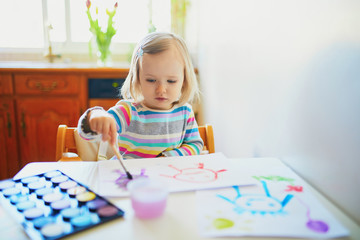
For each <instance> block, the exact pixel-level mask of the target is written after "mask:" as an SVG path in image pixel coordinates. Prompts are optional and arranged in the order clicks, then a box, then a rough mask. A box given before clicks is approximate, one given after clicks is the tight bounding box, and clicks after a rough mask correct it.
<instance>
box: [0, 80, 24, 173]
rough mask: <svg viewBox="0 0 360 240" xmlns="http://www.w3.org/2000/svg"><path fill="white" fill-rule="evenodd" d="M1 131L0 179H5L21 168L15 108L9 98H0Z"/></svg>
mask: <svg viewBox="0 0 360 240" xmlns="http://www.w3.org/2000/svg"><path fill="white" fill-rule="evenodd" d="M0 78H1V76H0ZM0 81H1V79H0ZM0 133H1V134H0V179H4V178H8V177H11V176H14V175H15V174H16V173H17V172H18V171H19V169H20V163H19V161H18V148H17V147H18V146H17V136H16V121H15V108H14V102H13V100H11V99H9V98H1V99H0Z"/></svg>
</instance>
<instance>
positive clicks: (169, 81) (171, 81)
mask: <svg viewBox="0 0 360 240" xmlns="http://www.w3.org/2000/svg"><path fill="white" fill-rule="evenodd" d="M167 81H168V83H176V80H167Z"/></svg>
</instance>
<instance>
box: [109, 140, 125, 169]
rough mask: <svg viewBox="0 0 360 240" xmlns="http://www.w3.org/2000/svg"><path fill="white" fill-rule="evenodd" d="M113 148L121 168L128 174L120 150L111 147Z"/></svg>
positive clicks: (113, 146)
mask: <svg viewBox="0 0 360 240" xmlns="http://www.w3.org/2000/svg"><path fill="white" fill-rule="evenodd" d="M111 147H112V149H113V151H114V152H115V155H116V157H117V159H118V160H119V162H120V164H121V166H122V167H123V169H124V170H125V172H127V170H126V168H125V165H124V163H123V162H122V156H121V154H120V152H119V149H118V148H117V147H116V146H115V145H111Z"/></svg>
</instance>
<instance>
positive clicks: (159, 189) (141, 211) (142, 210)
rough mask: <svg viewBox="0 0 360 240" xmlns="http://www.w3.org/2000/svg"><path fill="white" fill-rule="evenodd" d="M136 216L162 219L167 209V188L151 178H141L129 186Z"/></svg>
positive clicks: (131, 182)
mask: <svg viewBox="0 0 360 240" xmlns="http://www.w3.org/2000/svg"><path fill="white" fill-rule="evenodd" d="M127 187H128V189H129V191H130V198H131V204H132V207H133V209H134V211H135V215H136V216H137V217H138V218H142V219H151V218H157V217H160V216H161V215H162V214H163V213H164V211H165V207H166V199H167V195H168V191H167V189H166V187H165V186H164V185H163V184H161V183H160V182H157V181H155V180H151V179H149V178H139V179H135V180H133V181H130V182H129V183H128V185H127Z"/></svg>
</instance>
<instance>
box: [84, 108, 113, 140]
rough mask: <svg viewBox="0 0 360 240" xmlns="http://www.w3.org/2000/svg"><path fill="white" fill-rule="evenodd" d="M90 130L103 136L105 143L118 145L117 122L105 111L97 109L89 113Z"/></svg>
mask: <svg viewBox="0 0 360 240" xmlns="http://www.w3.org/2000/svg"><path fill="white" fill-rule="evenodd" d="M88 119H89V126H90V129H91V130H92V131H94V132H96V133H98V134H101V135H102V140H103V141H109V143H110V144H111V145H114V144H115V143H116V137H117V131H116V122H115V119H114V118H113V116H111V115H110V114H109V113H107V112H106V111H104V110H99V109H95V110H92V111H90V112H89V118H88Z"/></svg>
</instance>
